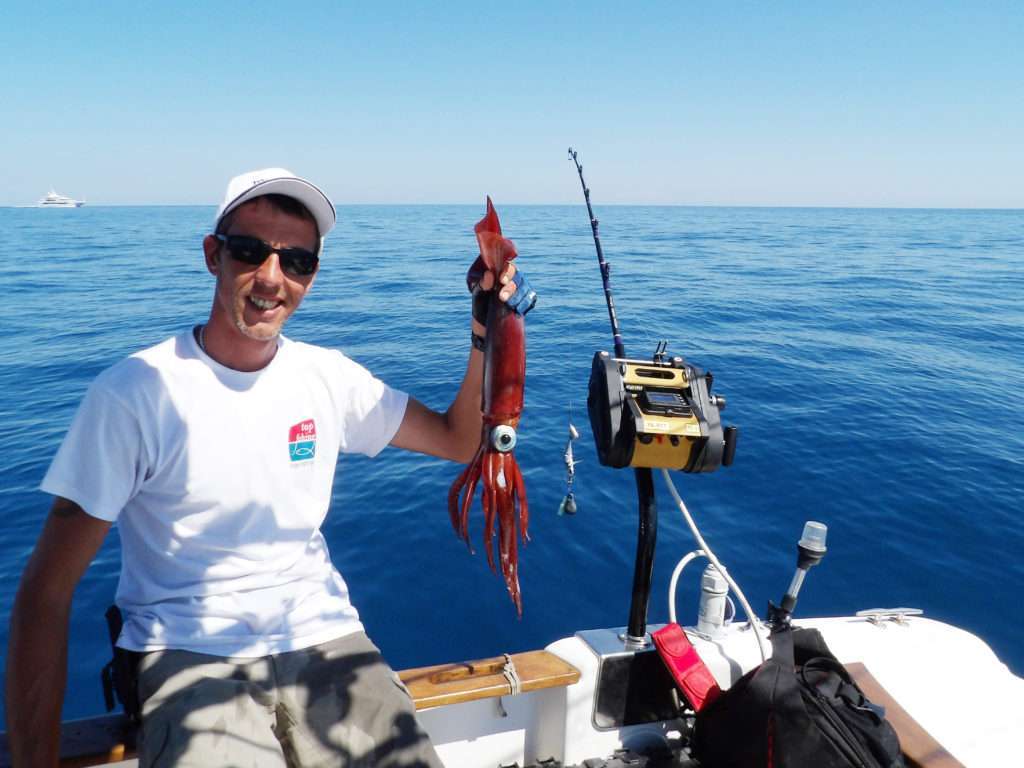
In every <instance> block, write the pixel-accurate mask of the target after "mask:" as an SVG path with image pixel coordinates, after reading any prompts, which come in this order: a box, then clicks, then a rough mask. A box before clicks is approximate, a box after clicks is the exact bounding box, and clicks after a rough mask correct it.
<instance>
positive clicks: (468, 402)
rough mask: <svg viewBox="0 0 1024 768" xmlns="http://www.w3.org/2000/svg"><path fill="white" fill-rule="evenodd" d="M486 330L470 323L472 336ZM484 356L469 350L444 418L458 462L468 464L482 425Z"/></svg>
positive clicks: (474, 450) (475, 447)
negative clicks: (457, 452)
mask: <svg viewBox="0 0 1024 768" xmlns="http://www.w3.org/2000/svg"><path fill="white" fill-rule="evenodd" d="M486 331H487V329H486V328H484V326H482V325H480V323H478V322H476V321H475V320H474V321H473V333H474V334H477V335H479V336H483V335H484V334H485V333H486ZM483 378H484V355H483V352H481V351H480V350H478V349H475V348H473V347H470V353H469V362H468V363H467V364H466V375H465V376H463V378H462V383H461V384H460V385H459V391H458V393H456V395H455V399H454V400H453V401H452V404H451V406H450V407H449V408H448V411H447V413H446V414H445V418H446V419H447V421H448V426H449V429H451V431H452V433H453V434H454V435H455V441H456V443H457V445H458V447H459V453H460V454H461V456H460V459H461V460H462V461H469V460H470V459H471V458H473V454H474V453H475V452H476V449H477V447H478V446H479V445H480V428H481V424H482V418H481V412H480V411H481V408H482V399H483Z"/></svg>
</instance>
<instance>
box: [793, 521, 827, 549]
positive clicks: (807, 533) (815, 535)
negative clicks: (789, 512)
mask: <svg viewBox="0 0 1024 768" xmlns="http://www.w3.org/2000/svg"><path fill="white" fill-rule="evenodd" d="M827 536H828V526H827V525H825V524H824V523H819V522H816V521H814V520H808V521H807V522H806V523H804V534H803V536H801V537H800V541H799V542H797V546H800V547H803V548H804V549H809V550H810V551H811V552H824V551H825V539H826V537H827Z"/></svg>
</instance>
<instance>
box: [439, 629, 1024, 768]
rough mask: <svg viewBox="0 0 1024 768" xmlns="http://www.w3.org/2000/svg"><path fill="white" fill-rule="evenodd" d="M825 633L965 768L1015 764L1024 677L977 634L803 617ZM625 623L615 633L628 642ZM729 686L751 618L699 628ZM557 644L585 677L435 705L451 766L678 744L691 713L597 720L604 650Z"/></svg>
mask: <svg viewBox="0 0 1024 768" xmlns="http://www.w3.org/2000/svg"><path fill="white" fill-rule="evenodd" d="M794 623H795V624H798V625H799V626H805V627H814V628H817V629H818V630H820V631H821V633H822V636H823V637H824V638H825V641H826V643H827V644H828V646H829V648H830V649H831V650H832V652H833V653H834V654H835V655H836V656H837V657H838V658H839V660H840V661H842V662H844V663H850V662H861V663H863V664H864V665H865V666H866V667H867V669H868V671H870V673H871V674H872V675H873V676H874V678H875V679H876V680H877V681H878V682H879V683H881V685H882V686H883V687H884V688H885V689H886V690H887V692H888V693H889V694H891V695H892V697H893V698H895V699H896V701H897V702H898V703H899V704H900V705H901V706H902V708H903V709H904V710H905V711H906V712H907V713H908V714H909V715H910V716H911V717H912V718H913V719H914V720H916V721H917V723H918V724H919V725H920V726H922V727H923V728H924V730H926V731H927V732H928V733H929V734H930V735H931V736H932V737H934V738H935V739H936V740H937V741H938V742H939V743H940V744H941V745H942V746H943V747H945V749H946V750H947V751H948V752H950V753H951V754H952V755H953V756H954V757H955V758H957V759H958V760H959V761H960V762H961V763H963V765H965V766H969V767H970V766H979V768H980V767H981V766H993V765H1009V764H1012V763H1013V762H1014V761H1013V759H1012V755H1014V754H1019V752H1020V750H1019V746H1018V741H1019V736H1020V734H1022V733H1024V704H1022V702H1024V679H1022V678H1019V677H1017V676H1015V675H1013V674H1012V673H1011V672H1010V670H1009V669H1008V668H1007V667H1006V665H1004V664H1003V663H1002V662H1000V661H999V659H998V658H997V657H996V655H995V654H994V653H993V652H992V651H991V649H989V647H988V646H987V645H986V644H985V643H984V642H982V641H981V640H980V639H978V638H977V637H976V636H974V635H972V634H970V633H968V632H965V631H963V630H960V629H957V628H956V627H952V626H950V625H948V624H943V623H941V622H937V621H933V620H930V619H926V618H921V617H909V618H906V619H904V620H903V622H902V623H897V622H896V621H892V620H885V621H881V622H878V623H873V622H872V621H869V620H868V619H866V618H826V619H811V620H802V621H796V622H794ZM621 631H622V630H618V631H616V630H601V631H598V632H596V633H595V632H590V633H581V634H582V635H583V636H586V637H588V638H589V639H594V638H595V636H596V637H598V638H600V635H601V634H605V635H606V637H605V638H604V642H606V643H607V644H608V645H613V644H615V643H618V645H619V647H621V641H620V640H619V639H618V638H619V633H621ZM691 639H693V640H694V645H695V646H696V648H697V650H698V651H699V653H700V654H701V657H702V658H703V659H704V661H705V663H706V664H707V665H708V667H709V668H710V669H711V671H712V673H713V674H714V675H715V678H716V679H717V680H718V682H719V684H720V685H721V686H722V687H723V688H726V687H728V686H729V685H731V684H732V683H733V682H735V681H736V680H737V679H739V677H740V676H742V675H743V674H744V673H745V672H747V671H748V670H750V669H753V668H754V667H756V666H757V665H758V664H759V663H760V660H761V659H760V655H759V653H758V649H757V645H756V642H755V640H754V638H753V637H752V634H751V630H750V629H749V628H746V625H742V626H741V625H733V626H731V627H727V628H726V630H725V631H724V633H723V635H722V637H721V639H719V640H717V641H716V642H710V641H708V640H703V639H700V638H698V637H696V635H691ZM547 650H548V651H549V652H551V653H553V654H555V655H556V656H559V657H560V658H562V659H564V660H565V661H567V662H569V663H570V664H572V665H573V666H575V667H576V668H577V669H578V670H579V671H580V675H581V677H580V680H579V682H578V683H576V684H574V685H570V686H566V687H560V688H549V689H546V690H541V691H534V692H532V693H528V694H521V695H519V696H515V697H511V696H506V697H503V698H502V699H500V700H496V699H486V700H481V701H473V702H468V703H465V704H457V705H452V706H446V707H437V708H435V709H428V710H424V711H421V712H420V713H419V717H420V721H421V723H422V724H423V726H424V728H426V730H427V732H428V733H429V734H430V735H431V738H432V740H433V742H434V744H435V746H436V747H437V750H438V753H439V754H440V756H441V758H442V760H443V761H444V763H445V765H446V766H450V767H451V768H456V767H457V768H497V766H503V765H512V764H515V763H518V764H519V765H521V766H522V765H529V764H532V763H535V762H538V761H540V760H544V759H548V758H555V759H557V760H559V761H560V762H561V763H562V764H563V765H578V764H582V763H583V762H584V761H585V760H587V759H590V758H595V757H608V756H610V755H612V754H613V753H614V752H615V751H616V750H617V749H621V748H630V749H636V750H639V749H643V748H645V747H649V746H650V745H652V744H654V743H659V742H660V743H664V744H667V745H669V746H678V740H679V738H680V732H681V728H682V725H683V723H682V721H664V722H657V723H651V724H646V725H634V726H628V727H624V728H613V729H609V730H601V729H598V728H597V727H596V726H595V724H594V702H595V695H596V691H597V676H598V668H599V658H598V655H597V653H595V650H594V648H593V647H592V646H591V644H590V643H589V642H587V641H586V640H585V639H584V638H583V637H581V635H576V636H574V637H570V638H565V639H563V640H559V641H557V642H555V643H552V644H551V645H549V646H548V648H547Z"/></svg>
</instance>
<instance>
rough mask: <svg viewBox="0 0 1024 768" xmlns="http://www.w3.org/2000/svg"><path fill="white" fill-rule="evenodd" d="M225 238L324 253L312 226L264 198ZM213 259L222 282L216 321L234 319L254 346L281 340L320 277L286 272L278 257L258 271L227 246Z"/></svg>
mask: <svg viewBox="0 0 1024 768" xmlns="http://www.w3.org/2000/svg"><path fill="white" fill-rule="evenodd" d="M224 234H225V235H229V236H230V235H248V236H250V237H256V238H259V239H260V240H263V241H265V242H267V243H269V244H270V245H271V246H273V247H275V248H289V247H291V248H306V249H308V250H311V251H313V252H314V253H315V252H316V251H317V250H318V247H319V239H318V237H317V231H316V225H315V224H314V223H313V222H312V221H310V220H307V219H302V218H299V217H297V216H293V215H291V214H288V213H285V212H284V211H281V210H279V209H278V208H275V207H274V206H273V205H271V204H270V203H268V202H267V201H266V200H264V199H262V198H259V197H257V198H256V199H255V200H252V201H250V202H248V203H245V204H244V205H242V206H240V207H239V208H238V209H237V210H235V211H234V212H233V214H232V219H231V223H230V226H229V227H228V229H227V230H226V231H225V232H224ZM212 257H213V258H212V261H211V254H209V253H208V254H207V266H208V267H209V268H210V271H211V272H213V273H214V274H215V275H216V276H217V290H216V298H215V300H214V318H213V319H212V321H213V322H216V317H217V316H220V317H222V318H224V319H230V321H231V323H232V325H233V326H234V328H235V329H236V330H237V332H239V333H241V334H242V335H243V336H244V337H246V338H247V339H251V340H253V341H272V340H274V339H276V338H277V336H278V335H279V334H280V333H281V328H282V327H283V326H284V324H285V321H286V320H287V319H288V318H289V317H291V314H292V312H294V311H295V310H296V309H298V307H299V304H301V303H302V299H303V298H304V297H305V295H306V293H307V292H308V291H309V289H310V287H311V286H312V285H313V279H314V277H315V276H316V275H315V273H314V274H312V275H306V276H299V275H293V274H289V273H287V272H285V271H283V270H282V269H281V263H280V259H279V257H278V255H277V253H271V254H270V255H269V256H268V257H267V259H266V260H265V261H264V262H263V263H262V264H260V265H259V266H252V265H250V264H244V263H243V262H241V261H238V260H237V259H234V258H232V257H231V254H230V252H229V250H228V248H227V246H226V245H223V244H221V245H220V247H219V248H217V250H216V252H215V253H214V254H212ZM243 343H244V342H243Z"/></svg>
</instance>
